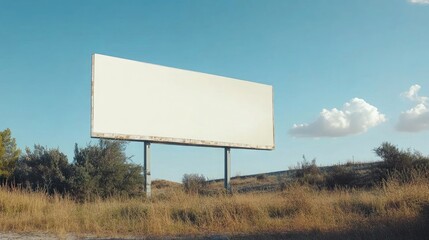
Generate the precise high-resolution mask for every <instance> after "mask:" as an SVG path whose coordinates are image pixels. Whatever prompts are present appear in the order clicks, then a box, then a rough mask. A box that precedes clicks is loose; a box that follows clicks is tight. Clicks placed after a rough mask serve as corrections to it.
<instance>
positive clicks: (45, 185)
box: [13, 145, 73, 194]
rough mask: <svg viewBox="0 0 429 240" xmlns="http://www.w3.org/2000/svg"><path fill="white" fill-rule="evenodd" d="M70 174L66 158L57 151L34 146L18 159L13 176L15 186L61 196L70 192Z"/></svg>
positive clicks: (70, 170)
mask: <svg viewBox="0 0 429 240" xmlns="http://www.w3.org/2000/svg"><path fill="white" fill-rule="evenodd" d="M72 174H73V173H72V168H71V166H70V164H69V163H68V161H67V156H66V155H65V154H64V153H62V152H60V150H59V149H47V148H45V147H42V146H40V145H35V146H34V150H33V151H31V150H30V149H29V148H27V149H26V151H25V154H24V155H23V156H21V157H20V158H19V160H18V161H17V164H16V167H15V171H14V174H13V175H14V181H15V184H18V185H20V186H22V187H25V188H31V189H33V190H36V189H39V190H40V189H42V190H45V191H47V192H48V193H50V194H52V193H61V194H63V193H66V192H68V191H69V190H70V181H69V180H70V177H71V175H72Z"/></svg>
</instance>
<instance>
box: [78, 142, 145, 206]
mask: <svg viewBox="0 0 429 240" xmlns="http://www.w3.org/2000/svg"><path fill="white" fill-rule="evenodd" d="M125 144H126V143H125V142H121V141H108V140H100V141H99V143H98V145H88V146H87V147H85V148H79V147H78V145H77V144H76V145H75V156H74V162H73V172H74V174H73V179H72V185H73V186H72V191H73V194H74V196H76V197H77V198H78V199H81V200H83V199H88V198H92V197H93V196H96V195H97V196H100V197H102V198H106V197H109V196H115V195H127V196H135V195H140V194H141V193H142V190H143V176H142V174H141V173H142V167H141V166H140V165H137V164H133V163H129V162H128V160H129V159H128V158H127V157H126V155H125V153H124V151H125Z"/></svg>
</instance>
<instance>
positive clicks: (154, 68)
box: [91, 54, 274, 149]
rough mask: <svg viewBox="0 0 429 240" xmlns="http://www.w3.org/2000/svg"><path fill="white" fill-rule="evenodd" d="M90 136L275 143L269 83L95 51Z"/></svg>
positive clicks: (239, 145) (203, 142)
mask: <svg viewBox="0 0 429 240" xmlns="http://www.w3.org/2000/svg"><path fill="white" fill-rule="evenodd" d="M91 113H92V114H91V136H92V137H98V138H113V139H126V140H139V141H150V142H162V143H175V144H189V145H206V146H220V147H236V148H252V149H273V148H274V122H273V91H272V87H271V86H269V85H264V84H259V83H253V82H247V81H241V80H236V79H231V78H226V77H220V76H215V75H210V74H204V73H198V72H192V71H187V70H181V69H175V68H170V67H164V66H159V65H154V64H148V63H143V62H136V61H131V60H126V59H121V58H115V57H109V56H104V55H99V54H94V55H93V57H92V107H91Z"/></svg>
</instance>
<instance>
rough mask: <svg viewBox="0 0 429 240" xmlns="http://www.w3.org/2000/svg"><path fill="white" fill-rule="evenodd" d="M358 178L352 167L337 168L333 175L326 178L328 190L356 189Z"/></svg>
mask: <svg viewBox="0 0 429 240" xmlns="http://www.w3.org/2000/svg"><path fill="white" fill-rule="evenodd" d="M356 179H357V176H356V173H355V172H354V171H353V169H352V166H350V165H346V166H344V165H338V166H335V167H334V168H333V170H332V172H331V173H329V174H328V175H327V176H326V185H327V187H328V188H335V187H354V186H355V182H356Z"/></svg>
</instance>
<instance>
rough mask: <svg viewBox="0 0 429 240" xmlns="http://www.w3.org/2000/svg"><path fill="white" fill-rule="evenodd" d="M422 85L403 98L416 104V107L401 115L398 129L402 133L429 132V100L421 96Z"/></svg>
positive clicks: (412, 87) (413, 87)
mask: <svg viewBox="0 0 429 240" xmlns="http://www.w3.org/2000/svg"><path fill="white" fill-rule="evenodd" d="M420 89H421V87H420V85H417V84H415V85H413V86H411V87H410V89H409V90H408V91H407V92H404V93H402V94H401V96H403V97H406V98H408V99H410V100H411V101H413V102H416V103H417V104H416V106H414V107H413V108H411V109H409V110H407V111H405V112H402V113H401V115H399V121H398V124H397V125H396V129H397V130H398V131H401V132H421V131H425V130H429V104H428V102H429V98H428V97H423V96H419V94H418V93H419V91H420Z"/></svg>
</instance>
